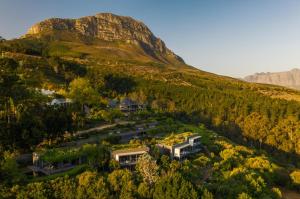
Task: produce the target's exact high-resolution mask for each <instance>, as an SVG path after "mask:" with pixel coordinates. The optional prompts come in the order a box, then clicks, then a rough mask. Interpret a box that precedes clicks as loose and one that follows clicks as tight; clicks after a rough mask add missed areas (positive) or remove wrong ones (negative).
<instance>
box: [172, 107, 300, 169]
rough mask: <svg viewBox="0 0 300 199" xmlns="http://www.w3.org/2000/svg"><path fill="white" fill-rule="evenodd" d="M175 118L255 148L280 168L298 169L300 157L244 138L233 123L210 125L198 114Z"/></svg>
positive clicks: (209, 121) (177, 114)
mask: <svg viewBox="0 0 300 199" xmlns="http://www.w3.org/2000/svg"><path fill="white" fill-rule="evenodd" d="M175 117H176V118H177V119H179V120H181V121H183V122H187V123H193V124H199V123H203V124H205V125H206V127H207V128H208V129H211V130H213V131H215V132H217V133H218V134H220V135H222V136H224V137H226V138H228V139H230V140H232V141H233V142H235V143H237V144H241V145H245V146H248V147H252V148H255V149H256V150H263V151H260V152H261V153H265V154H266V155H268V156H271V157H272V159H273V160H274V161H275V162H276V163H277V164H278V165H282V166H285V167H286V166H287V165H288V166H290V167H299V166H300V165H299V164H300V155H299V154H296V153H295V152H286V151H283V150H281V149H278V148H276V147H275V146H271V145H269V144H265V143H260V142H259V141H258V140H254V139H252V138H249V137H244V136H243V134H242V132H243V131H242V129H241V128H240V127H239V126H238V125H237V124H236V123H234V122H228V123H226V124H225V125H224V124H222V125H219V126H215V125H212V122H211V118H210V117H207V116H199V113H198V112H194V113H191V114H186V113H184V112H178V113H175Z"/></svg>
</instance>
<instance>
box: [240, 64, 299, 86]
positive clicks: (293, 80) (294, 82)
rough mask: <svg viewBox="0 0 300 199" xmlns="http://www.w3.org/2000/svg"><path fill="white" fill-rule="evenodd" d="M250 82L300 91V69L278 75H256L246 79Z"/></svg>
mask: <svg viewBox="0 0 300 199" xmlns="http://www.w3.org/2000/svg"><path fill="white" fill-rule="evenodd" d="M244 80H246V81H248V82H256V83H264V84H274V85H280V86H285V87H289V88H293V89H298V90H300V69H296V68H295V69H292V70H290V71H287V72H278V73H256V74H254V75H250V76H247V77H245V78H244Z"/></svg>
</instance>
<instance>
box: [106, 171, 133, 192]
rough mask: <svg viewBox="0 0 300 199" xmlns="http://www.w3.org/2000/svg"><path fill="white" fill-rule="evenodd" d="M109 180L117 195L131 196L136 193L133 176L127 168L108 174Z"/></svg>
mask: <svg viewBox="0 0 300 199" xmlns="http://www.w3.org/2000/svg"><path fill="white" fill-rule="evenodd" d="M107 179H108V182H109V184H110V187H111V190H112V192H114V193H115V195H117V196H120V197H121V195H122V197H125V196H126V197H129V198H131V197H132V196H133V195H134V194H135V193H136V187H135V184H134V181H133V176H132V173H131V172H130V171H128V170H127V169H120V170H115V171H113V172H112V173H110V174H109V175H108V178H107Z"/></svg>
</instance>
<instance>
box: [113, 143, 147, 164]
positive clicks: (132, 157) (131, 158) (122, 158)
mask: <svg viewBox="0 0 300 199" xmlns="http://www.w3.org/2000/svg"><path fill="white" fill-rule="evenodd" d="M148 152H149V148H148V147H141V148H133V149H122V150H116V151H113V152H112V157H113V159H115V160H116V161H117V162H119V164H120V166H121V167H128V166H129V167H130V166H134V165H136V163H137V160H138V158H139V157H140V156H141V155H143V154H145V153H148Z"/></svg>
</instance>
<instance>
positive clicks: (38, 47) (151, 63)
mask: <svg viewBox="0 0 300 199" xmlns="http://www.w3.org/2000/svg"><path fill="white" fill-rule="evenodd" d="M128 40H130V41H136V42H134V43H132V42H128ZM145 46H147V48H146V49H145V48H143V47H145ZM0 49H1V50H2V52H3V55H4V57H10V58H13V59H14V60H16V61H18V63H20V66H19V69H18V71H17V72H18V73H19V77H21V79H22V80H23V81H24V83H25V85H26V86H27V87H28V88H32V89H34V88H46V89H54V90H57V91H60V92H61V93H67V92H68V90H69V83H70V82H72V81H73V80H74V79H76V78H77V77H83V78H85V79H87V80H88V81H89V82H90V83H91V85H92V87H93V88H94V89H96V90H97V91H100V95H104V96H105V97H121V96H124V95H131V94H132V93H137V92H142V93H143V95H145V97H146V99H147V101H148V104H149V105H150V106H152V107H153V108H154V109H157V110H160V111H164V112H169V113H171V114H173V115H174V116H175V117H177V118H179V119H182V120H187V121H191V122H199V121H201V122H203V123H205V124H206V125H207V126H208V127H210V128H212V129H215V130H218V131H220V132H222V133H223V134H225V135H226V136H228V137H231V138H234V139H237V140H238V141H239V142H244V141H245V139H243V138H241V137H243V136H245V137H246V138H247V141H246V142H247V143H253V142H254V143H257V142H258V143H257V145H258V146H260V145H261V144H262V143H264V144H266V147H267V148H268V147H274V148H275V149H279V151H281V150H283V151H284V152H288V153H290V152H291V153H290V154H291V155H293V154H294V153H299V151H300V149H299V146H298V145H297V142H298V140H297V139H294V140H292V143H293V144H292V145H291V144H290V142H291V140H290V138H289V137H286V138H284V139H285V140H284V141H283V140H273V138H272V136H273V134H274V133H277V131H278V130H276V129H277V128H282V127H280V126H278V125H283V124H280V122H282V121H285V122H289V121H295V122H296V123H294V124H295V125H296V126H297V125H298V123H299V121H298V119H299V117H300V104H299V103H298V102H296V101H299V96H300V95H299V93H298V92H297V91H294V90H289V89H285V88H282V87H277V86H269V85H259V84H253V83H246V82H243V81H240V80H236V79H233V78H229V77H224V76H219V75H215V74H211V73H207V72H204V71H200V70H198V69H196V68H193V67H191V66H188V65H186V64H184V62H183V61H182V59H181V58H179V57H178V56H177V55H175V54H173V53H172V52H171V51H170V50H169V49H167V47H166V46H165V44H164V43H163V42H162V41H161V40H160V39H157V38H156V37H155V36H154V35H153V34H152V33H151V31H150V30H149V29H148V28H147V27H146V26H145V25H144V24H143V23H141V22H138V21H135V20H134V19H132V18H130V17H121V16H116V15H113V14H97V15H96V16H92V17H83V18H80V19H48V20H45V21H43V22H40V23H38V24H36V25H34V26H33V27H32V28H30V30H29V31H28V34H26V35H25V36H24V37H22V38H20V39H16V40H9V41H4V42H2V43H1V45H0ZM154 54H155V56H153V55H154ZM108 77H109V78H111V77H112V79H108ZM108 80H109V81H116V82H119V81H121V82H123V83H122V85H120V84H118V83H117V84H115V83H114V82H111V83H109V84H108V83H106V81H108ZM103 84H104V85H103ZM108 85H109V88H108V87H107V86H108ZM105 86H106V88H105ZM107 89H110V90H109V91H108V90H107ZM111 89H112V90H111ZM253 117H254V119H258V118H262V120H261V121H266V124H267V125H266V127H264V128H267V131H263V130H260V131H258V132H255V133H257V134H259V136H261V137H259V136H258V135H253V133H254V132H252V130H251V128H253V125H254V126H257V125H258V124H257V123H256V124H255V123H252V118H253ZM248 122H250V123H251V124H250V123H248ZM259 125H262V126H264V125H265V123H260V124H259ZM284 125H285V124H284ZM255 128H258V126H257V127H255ZM295 128H296V127H295ZM259 129H260V128H259ZM281 133H282V135H283V136H284V134H285V133H286V132H285V131H281ZM293 133H295V136H298V134H296V132H293ZM287 143H289V144H288V145H287ZM283 157H284V156H283Z"/></svg>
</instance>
